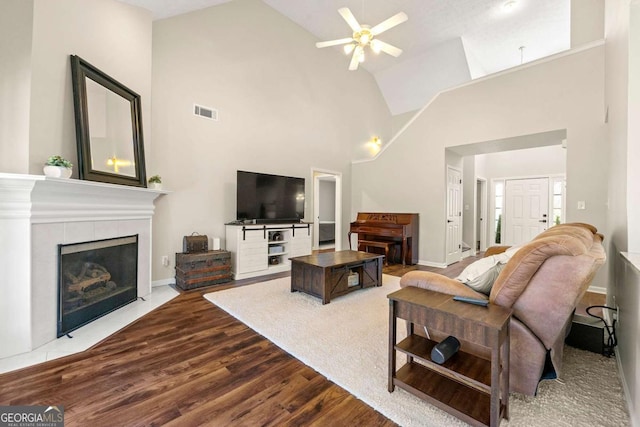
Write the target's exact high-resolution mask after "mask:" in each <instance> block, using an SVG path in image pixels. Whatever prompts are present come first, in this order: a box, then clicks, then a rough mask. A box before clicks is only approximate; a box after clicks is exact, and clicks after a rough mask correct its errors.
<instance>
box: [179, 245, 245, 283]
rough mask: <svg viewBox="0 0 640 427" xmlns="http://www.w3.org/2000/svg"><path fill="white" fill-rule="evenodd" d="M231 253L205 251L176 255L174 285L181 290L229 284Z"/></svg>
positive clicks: (230, 277)
mask: <svg viewBox="0 0 640 427" xmlns="http://www.w3.org/2000/svg"><path fill="white" fill-rule="evenodd" d="M232 278H233V276H232V274H231V253H230V252H227V251H207V252H200V253H190V254H187V253H177V254H176V285H177V286H178V287H179V288H180V289H183V290H189V289H195V288H200V287H203V286H210V285H217V284H219V283H225V282H229V281H230V280H231V279H232Z"/></svg>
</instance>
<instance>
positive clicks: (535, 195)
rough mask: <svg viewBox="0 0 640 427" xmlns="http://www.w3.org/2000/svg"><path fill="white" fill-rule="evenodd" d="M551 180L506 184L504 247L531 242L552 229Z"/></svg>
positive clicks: (529, 180)
mask: <svg viewBox="0 0 640 427" xmlns="http://www.w3.org/2000/svg"><path fill="white" fill-rule="evenodd" d="M548 215H549V179H548V178H532V179H510V180H507V181H506V183H505V215H504V223H503V224H502V228H503V230H504V243H503V244H505V245H518V244H520V243H525V242H528V241H529V240H531V239H533V238H534V237H535V236H537V235H538V234H540V233H541V232H543V231H544V230H546V229H547V227H548V226H549V222H548V221H549V218H548Z"/></svg>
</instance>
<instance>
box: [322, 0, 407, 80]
mask: <svg viewBox="0 0 640 427" xmlns="http://www.w3.org/2000/svg"><path fill="white" fill-rule="evenodd" d="M338 13H339V14H340V15H341V16H342V18H344V20H345V21H347V24H348V25H349V26H350V27H351V29H352V30H353V35H352V36H351V37H350V38H344V39H337V40H329V41H326V42H318V43H316V47H319V48H322V47H329V46H337V45H341V44H344V45H345V46H344V52H345V53H346V54H347V55H348V54H350V53H351V52H353V55H352V56H351V62H350V63H349V71H353V70H357V69H358V64H359V63H360V62H363V61H364V48H365V47H367V46H369V47H370V48H371V50H372V51H373V52H374V53H380V52H381V51H382V52H385V53H388V54H389V55H391V56H395V57H398V56H400V54H401V53H402V49H399V48H397V47H395V46H393V45H390V44H389V43H385V42H383V41H382V40H378V39H377V38H375V37H376V36H377V35H379V34H380V33H382V32H384V31H387V30H389V29H391V28H393V27H395V26H396V25H399V24H402V23H403V22H405V21H406V20H407V19H409V17H408V16H407V14H406V13H404V12H400V13H397V14H395V15H393V16H392V17H391V18H389V19H386V20H384V21H382V22H381V23H379V24H378V25H376V26H375V27H373V28H371V27H370V26H369V25H360V24H359V23H358V21H357V20H356V18H355V16H353V13H351V10H349V8H348V7H343V8H340V9H338Z"/></svg>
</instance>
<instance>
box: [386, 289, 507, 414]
mask: <svg viewBox="0 0 640 427" xmlns="http://www.w3.org/2000/svg"><path fill="white" fill-rule="evenodd" d="M388 298H389V385H388V388H389V392H393V391H394V389H395V386H398V387H400V388H402V389H404V390H406V391H408V392H410V393H412V394H414V395H416V396H418V397H420V398H422V399H424V400H425V401H427V402H429V403H431V404H433V405H435V406H437V407H438V408H440V409H443V410H445V411H447V412H449V413H450V414H452V415H454V416H456V417H458V418H460V419H461V420H463V421H465V422H467V423H469V424H471V425H474V426H483V425H487V426H499V425H500V420H501V419H502V418H506V419H508V418H509V320H510V318H511V310H510V309H507V308H504V307H500V306H497V305H493V304H489V306H488V307H481V306H477V305H472V304H468V303H464V302H459V301H454V300H453V297H452V296H451V295H447V294H442V293H440V292H433V291H429V290H426V289H421V288H417V287H411V286H410V287H406V288H403V289H401V290H399V291H396V292H394V293H392V294H389V295H388ZM397 319H404V320H406V321H407V338H405V339H404V340H402V341H401V342H399V343H396V323H397ZM414 324H418V325H424V326H426V327H427V329H429V328H433V329H434V330H438V331H440V332H444V333H446V334H449V335H453V336H454V337H456V338H458V339H459V340H460V341H461V342H463V341H467V342H471V343H475V344H478V345H481V346H483V347H486V348H489V349H490V350H491V357H490V360H485V359H482V358H480V357H477V356H475V355H473V354H470V353H466V352H464V351H463V350H464V349H461V350H459V351H458V352H457V353H456V354H454V355H453V356H452V357H451V358H450V359H449V360H447V361H446V362H444V363H443V364H442V365H439V364H437V363H435V362H433V361H432V360H431V350H432V349H433V347H434V346H435V345H436V344H438V343H437V342H434V341H432V340H430V339H427V338H424V337H422V336H419V335H416V334H414ZM463 345H464V344H463ZM397 351H399V352H401V353H404V354H406V355H407V363H406V364H405V365H404V366H402V367H401V368H400V369H399V370H397V371H396V352H397ZM414 359H415V360H419V361H420V363H416V362H415V361H414Z"/></svg>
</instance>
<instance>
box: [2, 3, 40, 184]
mask: <svg viewBox="0 0 640 427" xmlns="http://www.w3.org/2000/svg"><path fill="white" fill-rule="evenodd" d="M32 30H33V0H3V1H2V2H0V153H2V156H0V171H2V172H10V173H27V172H28V171H29V97H30V92H31V43H32V40H31V33H32Z"/></svg>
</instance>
